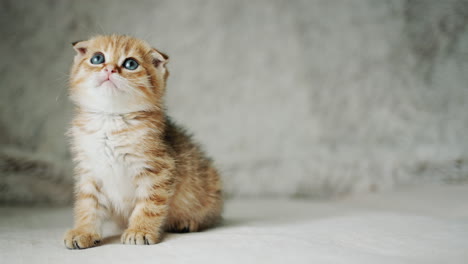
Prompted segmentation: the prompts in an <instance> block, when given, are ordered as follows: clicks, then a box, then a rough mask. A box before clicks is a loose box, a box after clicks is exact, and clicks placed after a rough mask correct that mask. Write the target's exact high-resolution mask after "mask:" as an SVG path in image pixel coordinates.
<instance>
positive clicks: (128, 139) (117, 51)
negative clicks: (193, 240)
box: [65, 35, 223, 249]
mask: <svg viewBox="0 0 468 264" xmlns="http://www.w3.org/2000/svg"><path fill="white" fill-rule="evenodd" d="M73 46H74V49H75V50H76V51H77V54H76V56H75V58H74V63H73V67H72V69H71V79H70V97H71V100H72V101H73V102H74V103H75V104H76V114H75V117H74V119H73V122H72V127H71V129H70V131H69V134H70V136H71V139H72V143H71V145H72V153H73V155H74V160H75V163H76V169H75V174H76V183H75V194H76V196H75V206H74V210H75V228H74V229H72V230H70V231H68V232H67V233H66V234H65V245H66V247H67V248H70V249H83V248H88V247H92V246H95V245H98V244H99V243H100V240H101V225H102V223H103V221H104V220H105V219H106V218H113V219H114V220H116V221H117V222H118V223H120V224H121V225H122V226H123V227H125V228H126V230H125V231H124V233H123V235H122V237H121V241H122V243H124V244H138V245H143V244H146V245H149V244H155V243H158V242H159V241H160V240H161V236H162V233H163V232H164V231H174V232H193V231H199V230H202V229H205V228H207V227H210V226H212V225H214V224H215V223H216V222H217V221H218V220H219V219H220V217H221V210H222V205H223V201H222V193H221V182H220V178H219V176H218V173H217V171H216V169H215V168H214V167H213V165H212V162H211V160H209V159H208V158H207V157H205V155H204V154H203V152H202V151H201V150H200V147H199V146H198V145H196V144H195V143H193V142H192V140H191V139H190V136H189V135H187V133H186V132H185V131H184V130H183V129H181V128H180V127H178V126H177V125H175V124H174V123H173V122H171V120H170V119H168V117H167V116H166V115H165V113H164V106H163V95H164V91H165V87H166V80H167V77H168V75H169V73H168V71H167V69H166V64H167V62H168V57H167V56H166V55H165V54H163V53H161V52H159V51H158V50H156V49H154V48H152V47H151V46H149V45H148V44H147V43H146V42H144V41H142V40H139V39H135V38H132V37H128V36H118V35H111V36H97V37H94V38H91V39H90V40H87V41H81V42H76V43H73Z"/></svg>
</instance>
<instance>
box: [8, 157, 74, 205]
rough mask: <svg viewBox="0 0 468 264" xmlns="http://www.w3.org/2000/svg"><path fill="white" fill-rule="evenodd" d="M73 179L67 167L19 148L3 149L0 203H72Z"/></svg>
mask: <svg viewBox="0 0 468 264" xmlns="http://www.w3.org/2000/svg"><path fill="white" fill-rule="evenodd" d="M72 197H73V181H72V178H71V177H67V175H66V173H65V170H64V169H60V168H59V167H58V166H57V165H56V164H54V163H53V162H51V161H47V160H45V159H40V158H39V157H35V156H34V155H33V154H28V153H24V152H21V151H18V150H8V149H1V150H0V204H8V205H11V204H23V205H32V204H48V205H64V204H69V203H71V201H72Z"/></svg>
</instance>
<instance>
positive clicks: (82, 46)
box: [72, 41, 89, 62]
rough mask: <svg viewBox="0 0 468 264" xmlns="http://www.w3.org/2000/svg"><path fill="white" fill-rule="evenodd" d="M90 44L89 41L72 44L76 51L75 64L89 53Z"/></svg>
mask: <svg viewBox="0 0 468 264" xmlns="http://www.w3.org/2000/svg"><path fill="white" fill-rule="evenodd" d="M88 44H89V43H88V41H75V42H72V45H73V48H74V49H75V51H76V55H75V62H76V61H78V59H80V58H81V57H83V56H84V55H85V54H86V52H87V51H88Z"/></svg>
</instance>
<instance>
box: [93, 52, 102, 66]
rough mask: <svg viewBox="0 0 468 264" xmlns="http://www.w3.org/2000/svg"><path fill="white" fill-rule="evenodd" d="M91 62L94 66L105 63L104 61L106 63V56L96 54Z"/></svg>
mask: <svg viewBox="0 0 468 264" xmlns="http://www.w3.org/2000/svg"><path fill="white" fill-rule="evenodd" d="M90 61H91V63H92V64H101V63H104V61H105V59H104V54H102V53H100V52H98V53H96V54H94V55H93V57H91V60H90Z"/></svg>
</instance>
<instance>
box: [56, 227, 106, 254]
mask: <svg viewBox="0 0 468 264" xmlns="http://www.w3.org/2000/svg"><path fill="white" fill-rule="evenodd" d="M64 243H65V246H66V247H67V248H68V249H85V248H90V247H94V246H97V245H99V244H100V243H101V236H100V235H99V234H97V233H92V232H87V231H83V230H80V229H72V230H69V231H68V232H67V233H66V234H65V238H64Z"/></svg>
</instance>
